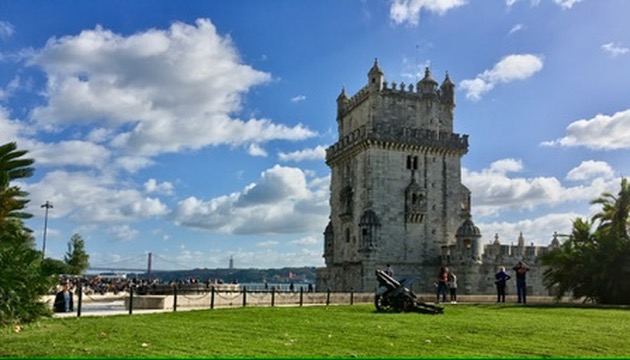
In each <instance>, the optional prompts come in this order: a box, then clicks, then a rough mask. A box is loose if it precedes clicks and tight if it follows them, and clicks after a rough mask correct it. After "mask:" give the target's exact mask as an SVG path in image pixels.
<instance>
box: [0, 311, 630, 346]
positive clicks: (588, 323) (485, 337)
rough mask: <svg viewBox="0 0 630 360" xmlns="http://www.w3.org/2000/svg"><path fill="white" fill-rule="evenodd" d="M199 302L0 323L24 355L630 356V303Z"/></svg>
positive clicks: (2, 334) (1, 332) (8, 341)
mask: <svg viewBox="0 0 630 360" xmlns="http://www.w3.org/2000/svg"><path fill="white" fill-rule="evenodd" d="M445 307H446V310H445V314H443V315H422V314H418V313H401V314H397V313H391V314H390V313H387V314H383V313H376V312H375V311H374V307H373V306H371V305H354V306H331V307H301V308H297V307H284V308H280V307H274V308H252V307H249V308H235V309H220V310H199V311H186V312H176V313H161V314H148V315H133V316H128V315H121V316H107V317H82V318H63V319H60V318H57V319H45V320H42V321H40V322H38V323H35V324H32V325H28V326H24V327H23V328H22V329H20V330H19V331H16V329H15V328H4V329H0V356H19V357H44V356H46V357H50V356H53V357H134V358H137V357H162V358H172V357H206V358H207V357H222V358H225V357H273V358H278V357H290V358H295V357H335V358H339V357H518V358H523V357H548V356H552V357H575V356H577V357H630V341H629V340H630V335H628V334H630V310H628V309H614V308H570V307H557V306H532V305H528V306H516V305H460V304H457V305H450V304H447V305H445Z"/></svg>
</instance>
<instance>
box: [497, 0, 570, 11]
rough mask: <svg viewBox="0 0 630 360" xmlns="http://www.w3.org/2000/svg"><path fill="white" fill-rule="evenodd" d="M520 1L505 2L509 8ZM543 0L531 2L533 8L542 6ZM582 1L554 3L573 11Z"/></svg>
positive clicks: (556, 1) (566, 0)
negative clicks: (574, 6)
mask: <svg viewBox="0 0 630 360" xmlns="http://www.w3.org/2000/svg"><path fill="white" fill-rule="evenodd" d="M519 1H520V0H505V4H506V5H507V6H508V7H511V6H512V5H514V4H516V3H517V2H519ZM540 1H541V0H531V1H530V3H531V5H532V6H538V5H539V4H540ZM581 1H582V0H553V2H554V3H555V4H556V5H558V6H560V7H562V8H563V9H571V8H572V7H573V5H575V4H577V3H579V2H581Z"/></svg>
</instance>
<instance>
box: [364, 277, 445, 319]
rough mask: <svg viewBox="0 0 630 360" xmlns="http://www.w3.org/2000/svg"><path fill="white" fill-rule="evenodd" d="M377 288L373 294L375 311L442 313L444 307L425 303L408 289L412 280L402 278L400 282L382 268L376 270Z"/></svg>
mask: <svg viewBox="0 0 630 360" xmlns="http://www.w3.org/2000/svg"><path fill="white" fill-rule="evenodd" d="M376 278H377V279H378V284H379V286H378V288H377V289H376V294H375V296H374V306H376V311H379V312H385V311H396V312H411V311H415V312H419V313H423V314H442V313H444V308H443V307H441V306H435V305H432V304H427V303H425V302H424V301H422V300H421V299H419V298H418V297H417V296H416V294H414V293H413V291H411V290H409V286H411V283H412V281H411V280H408V279H403V280H402V283H401V282H399V281H398V280H396V279H394V278H393V277H392V276H390V275H389V274H387V273H386V272H385V271H383V270H378V269H377V270H376Z"/></svg>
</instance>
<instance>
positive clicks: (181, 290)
mask: <svg viewBox="0 0 630 360" xmlns="http://www.w3.org/2000/svg"><path fill="white" fill-rule="evenodd" d="M170 290H171V292H170V294H169V293H164V292H163V294H160V295H152V294H148V295H144V292H142V293H143V295H140V294H138V291H137V289H134V288H133V287H132V288H130V290H129V293H128V295H127V296H124V309H125V312H128V313H129V314H130V315H131V314H133V313H134V311H136V312H146V311H152V312H156V311H177V310H189V309H217V308H230V307H274V306H316V305H320V306H321V305H324V306H328V305H354V304H360V303H362V304H365V303H373V302H374V293H363V292H362V293H358V292H354V291H353V290H350V291H349V292H336V291H335V292H333V291H330V290H328V291H325V292H309V291H305V290H304V289H303V288H300V289H298V290H297V291H285V290H276V289H275V288H271V289H269V290H253V291H249V290H248V289H247V288H246V287H240V288H234V287H232V288H228V289H227V290H225V289H221V287H214V286H211V287H210V288H206V289H202V288H199V287H196V288H186V287H178V286H172V287H171V289H170ZM76 293H77V300H76V314H77V316H79V317H80V316H81V315H82V312H83V297H84V295H83V292H82V291H81V288H78V289H77V292H76ZM90 300H91V299H90ZM118 313H120V311H119V312H118Z"/></svg>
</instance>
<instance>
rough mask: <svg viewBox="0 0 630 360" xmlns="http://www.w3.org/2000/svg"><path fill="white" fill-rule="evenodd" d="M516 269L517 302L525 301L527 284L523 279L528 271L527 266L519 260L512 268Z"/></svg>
mask: <svg viewBox="0 0 630 360" xmlns="http://www.w3.org/2000/svg"><path fill="white" fill-rule="evenodd" d="M512 270H514V271H516V294H517V295H518V303H519V304H520V303H523V304H525V303H527V301H526V297H527V284H526V281H525V275H526V274H527V272H528V271H529V267H528V266H527V265H525V263H524V262H522V261H519V262H518V263H517V264H516V266H514V267H513V268H512Z"/></svg>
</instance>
